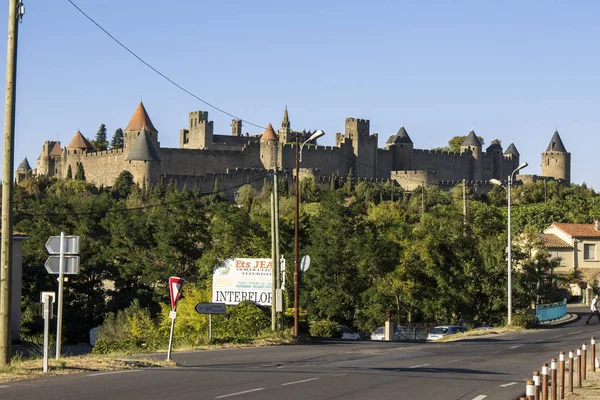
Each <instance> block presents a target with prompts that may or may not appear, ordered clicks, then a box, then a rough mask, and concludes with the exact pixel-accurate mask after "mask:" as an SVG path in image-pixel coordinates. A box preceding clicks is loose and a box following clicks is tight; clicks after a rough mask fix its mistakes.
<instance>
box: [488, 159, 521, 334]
mask: <svg viewBox="0 0 600 400" xmlns="http://www.w3.org/2000/svg"><path fill="white" fill-rule="evenodd" d="M528 165H529V164H527V163H526V162H525V163H523V164H521V165H519V166H518V167H517V168H516V169H515V170H514V171H513V172H512V173H511V174H510V175H509V176H508V184H507V190H506V194H507V197H508V223H507V230H508V247H507V253H508V254H507V259H508V320H507V323H508V325H511V324H512V240H511V239H512V235H511V229H510V213H511V212H510V203H511V195H510V192H511V187H512V181H513V179H514V176H515V174H516V173H517V172H518V171H520V170H522V169H523V168H525V167H527V166H528ZM490 182H491V183H493V184H495V185H501V183H500V181H499V180H497V179H490Z"/></svg>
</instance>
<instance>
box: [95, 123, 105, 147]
mask: <svg viewBox="0 0 600 400" xmlns="http://www.w3.org/2000/svg"><path fill="white" fill-rule="evenodd" d="M92 145H93V146H94V149H95V150H96V151H103V150H106V149H107V147H108V142H107V140H106V126H105V125H104V124H101V125H100V128H98V132H97V133H96V140H93V141H92Z"/></svg>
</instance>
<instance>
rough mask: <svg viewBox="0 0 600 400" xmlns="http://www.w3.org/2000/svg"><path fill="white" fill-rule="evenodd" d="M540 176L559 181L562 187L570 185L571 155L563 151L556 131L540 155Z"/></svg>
mask: <svg viewBox="0 0 600 400" xmlns="http://www.w3.org/2000/svg"><path fill="white" fill-rule="evenodd" d="M542 176H545V177H549V178H555V179H559V180H560V181H561V183H563V184H564V185H570V184H571V153H569V152H567V149H565V145H564V144H563V142H562V140H561V138H560V135H559V134H558V131H555V132H554V135H553V136H552V140H550V144H549V145H548V148H547V149H546V151H545V152H544V153H542Z"/></svg>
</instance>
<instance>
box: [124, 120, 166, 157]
mask: <svg viewBox="0 0 600 400" xmlns="http://www.w3.org/2000/svg"><path fill="white" fill-rule="evenodd" d="M125 159H126V160H131V161H160V157H159V156H158V153H157V152H156V149H155V148H154V145H153V144H152V139H151V138H150V134H149V133H148V132H146V129H145V128H143V127H142V130H141V131H140V135H139V136H138V137H137V139H136V140H135V143H134V144H133V146H132V147H131V151H130V152H129V154H127V157H125Z"/></svg>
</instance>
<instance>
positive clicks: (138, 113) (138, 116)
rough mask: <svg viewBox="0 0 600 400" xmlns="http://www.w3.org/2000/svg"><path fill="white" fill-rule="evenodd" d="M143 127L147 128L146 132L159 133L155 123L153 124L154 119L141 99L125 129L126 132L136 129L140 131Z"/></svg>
mask: <svg viewBox="0 0 600 400" xmlns="http://www.w3.org/2000/svg"><path fill="white" fill-rule="evenodd" d="M142 128H144V129H146V132H151V133H158V131H157V130H156V128H155V127H154V125H152V121H151V120H150V117H149V116H148V113H147V112H146V108H145V107H144V103H142V102H141V101H140V104H139V105H138V106H137V108H136V109H135V112H134V113H133V116H132V117H131V120H130V121H129V123H128V124H127V127H126V128H125V129H123V131H125V132H130V131H135V132H139V131H141V130H142Z"/></svg>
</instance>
